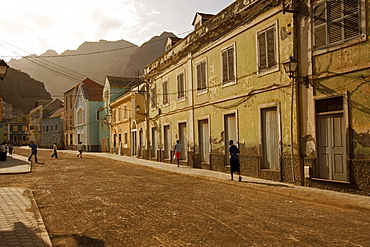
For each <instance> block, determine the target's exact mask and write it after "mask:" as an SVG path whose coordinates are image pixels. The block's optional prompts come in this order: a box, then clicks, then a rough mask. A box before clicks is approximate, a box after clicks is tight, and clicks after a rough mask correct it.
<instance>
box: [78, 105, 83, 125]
mask: <svg viewBox="0 0 370 247" xmlns="http://www.w3.org/2000/svg"><path fill="white" fill-rule="evenodd" d="M77 124H78V125H82V124H84V110H83V109H81V108H80V109H78V111H77Z"/></svg>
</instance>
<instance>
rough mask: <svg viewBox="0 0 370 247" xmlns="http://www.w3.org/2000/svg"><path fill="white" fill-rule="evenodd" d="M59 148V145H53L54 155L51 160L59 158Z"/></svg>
mask: <svg viewBox="0 0 370 247" xmlns="http://www.w3.org/2000/svg"><path fill="white" fill-rule="evenodd" d="M57 150H58V147H57V144H56V143H55V142H54V145H53V151H54V153H53V155H52V156H51V158H53V157H55V158H58V151H57Z"/></svg>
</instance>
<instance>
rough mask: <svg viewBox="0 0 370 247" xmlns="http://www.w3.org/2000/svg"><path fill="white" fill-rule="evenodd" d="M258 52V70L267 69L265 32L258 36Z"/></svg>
mask: <svg viewBox="0 0 370 247" xmlns="http://www.w3.org/2000/svg"><path fill="white" fill-rule="evenodd" d="M258 52H259V54H258V55H259V64H258V68H259V70H263V69H266V68H267V60H266V54H267V51H266V37H265V32H261V33H259V34H258Z"/></svg>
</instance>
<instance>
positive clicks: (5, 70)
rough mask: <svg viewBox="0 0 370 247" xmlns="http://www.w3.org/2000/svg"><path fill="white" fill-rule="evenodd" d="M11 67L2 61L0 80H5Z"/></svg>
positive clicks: (0, 63) (0, 61)
mask: <svg viewBox="0 0 370 247" xmlns="http://www.w3.org/2000/svg"><path fill="white" fill-rule="evenodd" d="M8 68H9V66H8V65H7V64H6V63H5V61H4V60H2V59H1V60H0V80H3V79H4V76H5V75H6V72H7V71H8Z"/></svg>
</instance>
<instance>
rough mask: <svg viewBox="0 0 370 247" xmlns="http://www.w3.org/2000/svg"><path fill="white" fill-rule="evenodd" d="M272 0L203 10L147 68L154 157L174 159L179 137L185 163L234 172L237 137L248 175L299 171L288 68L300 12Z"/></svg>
mask: <svg viewBox="0 0 370 247" xmlns="http://www.w3.org/2000/svg"><path fill="white" fill-rule="evenodd" d="M270 2H271V1H252V0H251V1H235V2H234V3H233V4H231V5H230V6H228V7H227V8H225V9H224V10H222V11H221V12H220V13H218V14H217V15H215V16H213V17H212V16H210V15H205V14H201V13H197V14H196V16H195V18H194V22H193V25H194V26H195V30H194V31H193V32H192V33H190V34H189V35H188V36H186V37H185V38H183V39H182V40H181V41H179V42H177V43H176V44H175V45H174V46H173V47H172V48H171V49H168V50H167V51H166V52H165V53H164V54H163V55H162V56H161V57H159V58H158V59H157V60H155V61H153V62H152V63H151V64H149V65H148V66H147V67H146V78H147V80H148V81H149V94H150V102H149V108H150V111H149V116H150V118H151V119H154V120H155V121H151V122H150V131H149V132H150V133H151V135H150V140H151V143H152V151H151V154H152V157H154V156H155V155H156V154H157V153H158V152H159V153H163V156H162V157H163V160H164V161H166V160H167V161H168V162H170V161H171V157H172V156H171V150H172V147H173V145H174V144H175V141H176V140H180V143H181V144H182V148H183V150H182V156H181V160H182V163H183V164H186V165H188V166H192V167H202V168H206V169H211V170H217V171H228V168H227V166H225V164H226V165H227V164H228V162H229V155H228V141H229V140H234V142H235V143H237V144H238V145H239V148H240V150H241V160H242V163H243V165H242V173H244V174H246V175H250V176H258V177H262V178H269V179H273V180H279V181H282V180H285V179H283V175H282V174H284V171H285V173H287V174H288V175H286V174H284V176H286V177H289V179H288V180H290V181H292V171H293V172H297V173H299V170H298V169H295V167H294V166H295V164H292V162H290V161H291V157H292V151H293V154H294V155H297V152H298V149H295V150H293V149H292V148H291V147H292V146H293V145H292V140H293V137H292V136H291V133H292V132H295V131H296V127H297V124H296V122H295V121H292V119H293V120H296V105H295V101H292V100H291V99H292V81H291V79H290V78H289V76H288V75H287V74H286V72H285V71H284V69H283V66H282V63H283V62H284V61H285V60H287V59H288V58H289V56H291V55H293V54H294V50H293V35H292V31H293V25H294V23H293V16H292V14H288V15H286V14H284V13H283V11H282V6H281V5H279V4H277V5H275V4H271V3H270ZM203 16H207V18H203ZM208 17H209V18H208ZM293 89H294V88H293ZM156 150H158V151H156ZM292 166H293V167H292ZM295 170H297V171H295Z"/></svg>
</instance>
